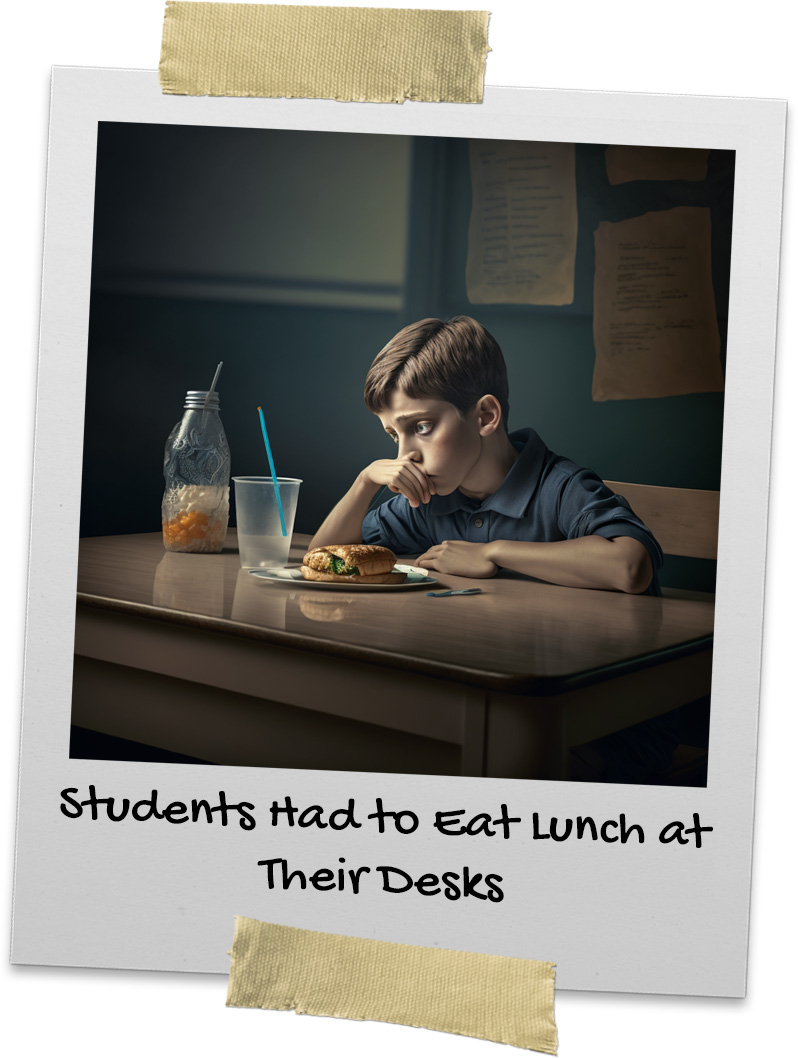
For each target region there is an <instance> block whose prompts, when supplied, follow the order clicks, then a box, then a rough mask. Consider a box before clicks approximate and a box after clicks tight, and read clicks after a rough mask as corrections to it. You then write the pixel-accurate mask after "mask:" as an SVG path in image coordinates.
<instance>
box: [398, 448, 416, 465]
mask: <svg viewBox="0 0 798 1059" xmlns="http://www.w3.org/2000/svg"><path fill="white" fill-rule="evenodd" d="M405 456H407V457H409V458H410V459H411V460H412V461H413V463H421V453H420V452H419V451H418V449H414V448H412V447H410V446H408V447H407V448H404V447H403V446H401V445H400V446H399V457H400V459H401V458H404V457H405Z"/></svg>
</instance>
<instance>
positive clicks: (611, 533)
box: [559, 470, 663, 575]
mask: <svg viewBox="0 0 798 1059" xmlns="http://www.w3.org/2000/svg"><path fill="white" fill-rule="evenodd" d="M559 523H560V530H561V531H562V533H563V534H564V535H565V536H566V537H567V538H568V539H571V538H573V537H587V536H588V535H589V534H593V533H594V534H596V535H597V536H599V537H607V538H609V537H633V538H634V539H635V540H637V541H640V543H641V544H642V545H643V546H644V547H645V549H646V551H647V552H648V554H649V555H650V556H651V565H652V568H653V570H654V574H655V575H656V573H657V571H658V570H659V569H660V568H661V566H662V561H663V557H662V549H661V548H660V546H659V543H658V541H657V539H656V538H655V536H654V534H653V533H652V532H651V530H650V529H649V528H648V526H646V525H645V523H644V522H642V521H641V520H640V519H639V518H638V517H637V515H636V514H635V513H634V511H632V508H631V507H630V506H629V502H628V501H627V500H626V499H624V497H622V496H618V495H617V494H616V493H613V492H612V490H611V489H609V488H608V487H607V486H606V485H605V484H604V483H603V482H602V481H601V479H600V478H599V477H598V476H597V475H595V474H593V472H592V471H586V470H584V471H583V470H580V471H579V472H578V473H576V474H574V475H572V476H571V477H570V478H569V479H568V481H567V483H566V485H565V488H564V490H563V493H562V496H561V499H560V510H559Z"/></svg>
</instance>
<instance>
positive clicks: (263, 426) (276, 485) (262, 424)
mask: <svg viewBox="0 0 798 1059" xmlns="http://www.w3.org/2000/svg"><path fill="white" fill-rule="evenodd" d="M258 415H259V416H260V428H261V430H262V431H263V440H264V441H265V442H266V455H267V456H268V457H269V470H270V471H271V472H272V481H273V482H274V491H275V493H276V494H277V510H278V511H279V512H280V525H281V526H282V530H283V536H284V537H287V536H288V531H287V530H286V528H285V515H284V514H283V502H282V500H281V499H280V485H279V483H278V481H277V471H275V469H274V457H273V456H272V447H271V445H270V444H269V434H268V431H267V430H266V420H265V419H264V418H263V409H262V408H261V406H260V405H258Z"/></svg>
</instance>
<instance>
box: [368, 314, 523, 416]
mask: <svg viewBox="0 0 798 1059" xmlns="http://www.w3.org/2000/svg"><path fill="white" fill-rule="evenodd" d="M395 390H401V392H402V393H405V394H407V395H408V397H419V398H423V397H434V398H437V399H438V400H440V401H448V402H449V403H450V404H453V405H454V406H455V408H457V409H458V411H459V412H461V413H465V412H468V411H469V410H470V409H472V408H473V407H474V405H475V404H476V403H477V401H478V400H479V399H480V397H484V395H485V394H493V396H494V397H496V398H497V400H498V401H499V403H500V404H501V408H502V419H503V421H504V424H505V427H506V424H507V416H508V414H509V411H510V405H509V395H508V388H507V367H506V365H505V363H504V357H503V356H502V351H501V349H500V348H499V343H498V342H497V341H496V339H495V338H494V337H493V335H491V334H490V332H488V331H486V330H485V328H484V327H483V326H482V324H480V323H478V322H477V321H476V320H474V319H472V318H471V317H470V316H454V317H452V319H451V320H436V319H434V318H429V319H427V320H419V321H418V323H415V324H409V325H408V326H407V327H404V328H402V330H401V331H400V332H399V333H398V334H397V335H394V337H393V338H392V339H391V341H390V342H389V343H388V344H387V346H385V348H384V349H382V350H381V351H380V352H379V353H378V354H377V356H376V357H375V358H374V362H373V364H372V365H371V367H370V368H369V370H368V374H367V375H366V386H365V391H364V394H363V396H364V398H365V401H366V407H367V408H368V409H369V411H370V412H375V413H378V412H381V411H382V410H383V409H384V408H385V407H386V406H387V404H388V401H389V400H390V397H391V394H392V393H393V392H394V391H395Z"/></svg>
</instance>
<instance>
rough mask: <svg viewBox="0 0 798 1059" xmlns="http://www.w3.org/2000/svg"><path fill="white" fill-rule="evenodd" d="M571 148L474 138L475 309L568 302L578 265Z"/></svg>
mask: <svg viewBox="0 0 798 1059" xmlns="http://www.w3.org/2000/svg"><path fill="white" fill-rule="evenodd" d="M574 158H575V149H574V145H573V144H572V143H540V142H534V141H533V142H531V143H525V142H523V141H517V142H516V141H510V142H507V141H504V142H501V141H498V140H472V141H471V182H472V188H473V204H472V207H471V223H470V226H469V231H468V263H467V265H466V287H467V290H468V299H469V301H470V302H472V303H473V304H474V305H484V304H487V303H489V302H522V303H526V304H531V305H570V304H571V302H572V301H573V300H574V263H575V260H576V232H577V215H576V176H575V167H574Z"/></svg>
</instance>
